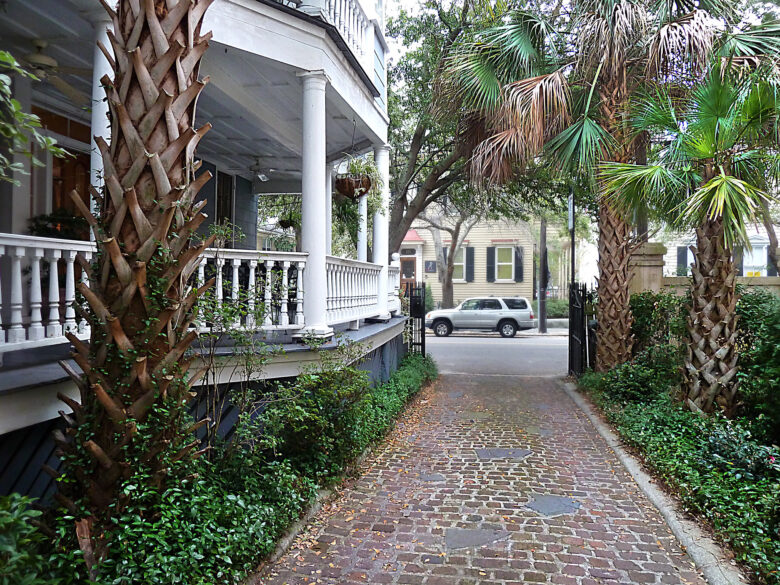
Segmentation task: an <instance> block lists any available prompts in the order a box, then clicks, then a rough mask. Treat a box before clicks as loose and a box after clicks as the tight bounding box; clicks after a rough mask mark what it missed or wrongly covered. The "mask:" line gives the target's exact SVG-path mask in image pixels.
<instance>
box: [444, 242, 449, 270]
mask: <svg viewBox="0 0 780 585" xmlns="http://www.w3.org/2000/svg"><path fill="white" fill-rule="evenodd" d="M442 251H443V252H444V270H447V252H449V251H450V249H449V247H447V248H443V249H442Z"/></svg>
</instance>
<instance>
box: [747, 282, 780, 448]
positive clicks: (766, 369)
mask: <svg viewBox="0 0 780 585" xmlns="http://www.w3.org/2000/svg"><path fill="white" fill-rule="evenodd" d="M737 311H738V312H739V314H740V316H741V319H740V322H739V326H740V338H739V342H738V343H739V346H740V350H741V351H740V369H741V372H740V374H739V379H740V395H741V398H742V401H743V415H744V416H745V417H746V418H748V419H749V420H751V421H752V422H753V426H754V430H755V432H756V433H757V434H758V435H759V436H760V437H762V438H763V439H764V440H765V441H767V442H775V443H780V299H778V297H776V296H774V295H771V294H769V293H767V292H765V291H756V292H751V293H748V294H746V295H744V296H743V297H742V298H741V299H740V300H739V303H738V305H737Z"/></svg>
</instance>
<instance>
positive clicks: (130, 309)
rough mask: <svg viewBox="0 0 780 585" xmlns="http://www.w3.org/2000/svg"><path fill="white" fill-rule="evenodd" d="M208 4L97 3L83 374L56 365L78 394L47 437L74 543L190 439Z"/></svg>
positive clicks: (191, 0) (152, 478)
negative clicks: (98, 67) (105, 119)
mask: <svg viewBox="0 0 780 585" xmlns="http://www.w3.org/2000/svg"><path fill="white" fill-rule="evenodd" d="M212 1H213V0H121V1H120V2H119V4H118V7H117V9H116V11H114V10H112V9H111V8H109V7H108V6H107V5H106V4H105V3H104V6H105V8H106V10H108V12H109V15H110V17H111V20H112V21H113V33H110V34H109V38H110V40H111V44H112V45H113V53H112V52H110V51H107V50H106V48H105V47H102V46H101V48H102V49H103V52H104V53H105V54H106V56H107V58H108V60H109V63H110V64H111V67H112V69H113V71H114V78H113V79H110V78H108V77H104V78H103V80H102V83H103V85H104V87H105V91H106V97H107V100H108V104H109V107H110V119H111V144H110V146H109V144H108V142H107V141H106V140H104V139H103V138H102V137H98V138H96V142H97V144H98V147H99V148H100V151H101V153H102V155H103V165H104V180H105V189H104V190H103V192H102V193H99V192H97V191H96V190H95V189H94V188H93V189H92V194H93V196H94V197H95V199H96V200H97V207H98V209H99V210H100V213H99V214H98V217H97V218H96V217H94V216H93V215H92V213H90V210H89V209H87V208H86V206H84V204H83V203H81V199H80V198H79V197H78V196H73V197H72V198H73V200H74V202H75V204H76V205H77V207H78V208H79V210H80V212H81V213H82V215H84V217H85V218H87V220H88V221H89V223H90V225H91V227H92V229H93V231H94V233H95V239H96V241H97V246H98V257H97V261H96V262H95V263H94V264H93V265H91V266H90V265H88V264H87V263H86V262H84V261H83V259H81V260H80V264H81V266H82V268H83V269H84V270H86V271H87V274H88V277H89V282H88V284H81V285H80V286H79V289H78V290H79V292H80V295H81V298H82V299H83V301H84V302H82V304H80V305H77V310H79V312H80V313H81V314H82V315H84V316H85V318H87V319H88V321H89V322H90V324H91V338H90V341H89V344H85V343H83V342H82V341H80V340H79V339H78V338H76V337H75V336H74V335H69V339H70V341H71V342H72V343H73V345H74V347H75V353H74V359H75V361H76V363H78V365H79V366H80V367H81V369H82V370H83V372H84V374H83V375H79V374H78V373H76V372H74V371H73V370H72V369H71V368H70V367H68V366H67V364H63V367H65V368H66V370H67V371H68V373H69V374H71V377H72V378H73V379H74V381H75V382H76V384H77V385H78V387H79V390H80V394H81V400H80V403H77V402H75V401H73V400H70V399H69V398H67V397H65V396H61V398H62V400H64V401H65V402H66V403H67V404H68V405H69V406H70V407H71V408H72V409H73V415H72V417H71V416H68V417H67V420H68V422H69V425H70V426H69V428H68V430H67V432H66V433H65V434H63V433H58V434H57V435H56V437H55V439H56V441H57V443H58V445H59V447H60V449H61V451H62V452H63V454H64V464H65V472H66V474H67V481H64V482H61V483H60V484H59V486H60V492H59V493H58V494H57V498H58V500H59V501H60V502H61V503H62V504H63V505H65V506H66V507H67V508H69V509H70V511H71V512H72V513H73V514H74V515H75V516H76V517H77V518H80V519H82V520H81V521H80V522H81V523H80V524H77V528H78V531H79V538H80V541H84V542H86V545H85V546H87V547H89V541H90V540H94V538H95V536H94V535H95V533H96V530H90V529H89V527H90V526H92V524H93V522H94V523H96V524H98V525H99V526H105V523H106V522H108V520H107V518H108V516H109V510H111V512H110V513H111V514H113V515H118V512H120V511H121V510H122V507H123V505H124V502H125V500H126V498H127V496H126V495H125V494H123V493H122V492H121V491H120V489H119V487H120V485H121V483H122V482H123V481H125V480H126V479H127V478H129V477H130V476H131V475H132V474H133V473H134V472H136V471H138V470H139V469H142V470H143V472H144V474H145V477H147V478H148V479H147V480H146V483H147V484H148V485H149V486H151V487H156V486H162V485H163V484H164V482H165V478H166V476H167V474H168V472H169V467H170V463H171V462H172V461H177V460H180V459H181V458H184V457H188V456H190V455H191V454H192V453H193V451H194V450H195V448H196V446H197V444H198V443H197V442H195V441H190V439H191V438H192V435H191V431H192V428H191V426H192V425H191V424H190V423H189V422H188V421H187V420H186V417H185V416H184V409H183V405H184V404H186V403H187V402H188V400H189V392H190V388H191V384H192V382H194V381H195V379H196V375H190V374H188V366H189V363H190V362H189V359H187V358H186V357H184V355H185V352H186V351H187V349H188V348H189V347H190V344H191V343H192V341H193V339H194V338H195V337H196V333H195V332H194V330H193V329H192V328H191V327H190V325H191V324H192V322H193V320H194V316H195V303H196V301H197V299H198V297H199V296H200V294H201V293H202V292H203V291H204V290H205V289H206V287H207V286H208V283H207V285H205V286H203V287H202V288H201V289H199V290H195V289H193V288H192V287H190V286H189V285H188V280H189V278H190V276H191V275H192V272H193V271H194V270H195V268H196V266H197V262H198V260H199V258H198V257H199V255H200V253H201V252H202V251H203V249H204V248H205V247H206V246H207V245H208V244H209V241H206V242H202V243H201V244H200V245H197V246H193V245H192V244H191V239H190V238H191V236H192V235H193V233H194V231H195V230H196V229H197V227H198V226H199V225H200V224H201V223H202V222H203V220H204V219H205V218H206V216H205V215H204V214H202V213H200V210H201V209H202V207H203V205H204V204H205V201H204V202H201V203H195V198H196V195H197V194H198V191H199V189H200V188H201V187H202V186H203V185H204V184H205V183H206V182H207V181H208V180H209V178H210V174H209V173H203V174H201V175H200V176H199V177H198V178H197V179H195V178H194V172H195V170H196V164H195V162H194V150H195V146H196V145H197V143H198V141H199V140H200V139H201V137H202V136H203V135H204V134H205V133H206V132H207V131H208V129H209V126H208V125H206V126H203V127H201V128H200V129H197V130H196V129H194V128H193V123H194V119H195V105H196V101H197V97H198V95H199V94H200V92H201V91H202V89H203V87H204V85H205V82H202V81H199V80H198V69H199V64H200V59H201V57H202V56H203V53H204V52H205V50H206V48H207V47H208V40H209V38H210V34H206V35H201V32H200V28H201V22H202V19H203V15H204V13H205V11H206V8H207V7H208V6H209V5H210V4H211V2H212ZM187 427H190V428H187ZM90 532H91V533H92V536H90ZM85 554H86V552H85Z"/></svg>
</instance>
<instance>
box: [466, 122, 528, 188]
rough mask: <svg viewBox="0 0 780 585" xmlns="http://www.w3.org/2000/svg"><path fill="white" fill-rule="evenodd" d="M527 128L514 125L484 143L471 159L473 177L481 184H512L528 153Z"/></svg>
mask: <svg viewBox="0 0 780 585" xmlns="http://www.w3.org/2000/svg"><path fill="white" fill-rule="evenodd" d="M528 152H529V148H528V144H527V142H526V139H525V134H524V131H523V129H521V128H518V127H510V128H507V129H505V130H503V131H501V132H496V133H494V134H492V135H490V136H489V137H488V138H486V139H485V140H483V141H482V142H480V143H479V144H478V145H477V147H476V148H475V149H474V154H473V155H472V157H471V160H470V161H469V176H470V177H471V181H472V184H474V185H475V186H477V187H482V186H486V185H487V186H489V187H492V186H498V185H504V184H506V183H508V182H509V181H510V180H511V179H512V177H513V176H514V169H515V168H516V167H517V165H518V164H522V163H521V161H523V160H525V159H526V157H527V156H528Z"/></svg>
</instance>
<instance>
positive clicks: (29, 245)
mask: <svg viewBox="0 0 780 585" xmlns="http://www.w3.org/2000/svg"><path fill="white" fill-rule="evenodd" d="M94 253H95V245H94V244H93V243H92V242H83V241H77V240H63V239H57V238H41V237H37V236H20V235H15V234H0V293H1V295H2V302H0V349H6V348H8V349H10V348H11V347H13V348H14V349H17V348H18V349H23V348H25V347H36V346H40V345H48V344H52V343H58V342H62V341H64V340H65V337H64V334H65V333H66V332H69V331H70V332H74V333H76V334H78V335H79V337H88V336H89V326H88V324H87V322H86V321H85V320H84V319H81V318H79V317H77V315H76V311H75V310H74V308H73V301H74V300H75V298H76V279H77V278H78V279H82V280H83V279H86V273H85V272H84V271H83V270H81V267H80V266H77V265H76V255H77V254H81V255H83V256H84V258H85V259H87V260H89V259H90V258H91V257H92V255H93V254H94Z"/></svg>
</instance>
